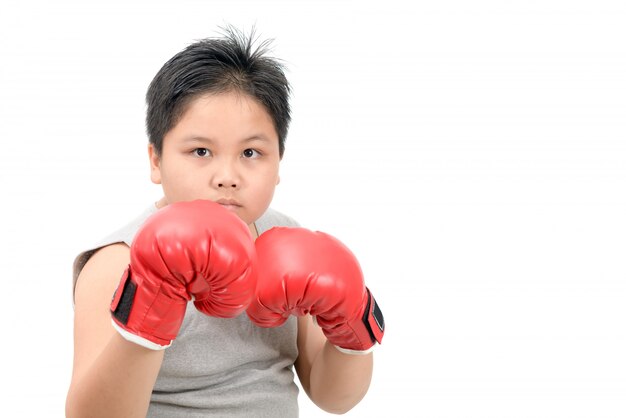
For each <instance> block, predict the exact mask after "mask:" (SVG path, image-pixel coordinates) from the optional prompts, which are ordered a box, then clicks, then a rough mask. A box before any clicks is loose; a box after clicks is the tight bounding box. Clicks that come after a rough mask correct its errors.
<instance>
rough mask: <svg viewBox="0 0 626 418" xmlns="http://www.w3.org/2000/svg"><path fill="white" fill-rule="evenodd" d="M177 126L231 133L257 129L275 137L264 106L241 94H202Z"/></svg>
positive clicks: (192, 101)
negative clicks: (270, 133)
mask: <svg viewBox="0 0 626 418" xmlns="http://www.w3.org/2000/svg"><path fill="white" fill-rule="evenodd" d="M180 125H183V126H182V127H187V128H194V129H197V128H201V129H214V130H218V131H219V130H228V131H231V132H237V131H239V130H250V129H256V130H262V131H272V132H273V133H274V134H275V135H276V128H275V126H274V122H273V120H272V117H271V116H270V114H269V112H268V111H267V110H266V108H265V106H263V105H262V104H261V103H259V102H258V101H257V100H255V99H254V98H252V97H251V96H249V95H247V94H245V93H241V92H226V93H219V94H204V95H201V96H198V97H196V98H193V99H192V100H191V101H190V102H189V103H188V104H187V106H186V107H185V110H184V112H183V113H182V115H181V117H180V119H179V120H178V123H177V124H176V126H175V127H174V129H176V128H177V127H179V126H180ZM265 133H267V132H265ZM276 136H277V135H276Z"/></svg>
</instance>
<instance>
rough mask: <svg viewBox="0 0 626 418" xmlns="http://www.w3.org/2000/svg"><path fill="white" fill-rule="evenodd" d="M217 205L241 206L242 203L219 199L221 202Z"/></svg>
mask: <svg viewBox="0 0 626 418" xmlns="http://www.w3.org/2000/svg"><path fill="white" fill-rule="evenodd" d="M215 203H219V204H220V205H227V206H241V203H239V202H238V201H236V200H235V199H219V200H216V201H215Z"/></svg>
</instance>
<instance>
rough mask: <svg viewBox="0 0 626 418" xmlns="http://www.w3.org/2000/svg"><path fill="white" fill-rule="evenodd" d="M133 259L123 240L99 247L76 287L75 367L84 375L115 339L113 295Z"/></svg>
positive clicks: (74, 373) (79, 277) (75, 373)
mask: <svg viewBox="0 0 626 418" xmlns="http://www.w3.org/2000/svg"><path fill="white" fill-rule="evenodd" d="M129 262H130V250H129V248H128V246H127V245H126V244H123V243H119V244H113V245H109V246H106V247H104V248H102V249H100V250H98V251H97V252H96V253H95V254H94V255H93V256H92V257H91V258H90V259H89V261H87V263H86V264H85V266H84V267H83V269H82V271H81V272H80V275H79V276H78V280H77V282H76V288H75V305H74V369H73V378H74V377H76V376H80V374H81V372H82V371H83V370H85V368H86V367H88V366H89V365H90V364H91V363H92V362H93V361H94V360H95V359H96V357H97V356H98V354H100V352H101V351H102V349H103V348H104V347H105V345H106V344H107V343H108V342H109V341H110V340H111V337H112V336H113V335H114V333H115V330H114V328H113V327H112V326H111V314H110V312H109V306H110V304H111V298H112V296H113V293H114V292H115V289H116V288H117V285H118V283H119V281H120V278H121V277H122V273H123V272H124V269H125V268H126V267H127V266H128V263H129Z"/></svg>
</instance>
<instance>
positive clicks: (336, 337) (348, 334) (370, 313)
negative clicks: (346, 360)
mask: <svg viewBox="0 0 626 418" xmlns="http://www.w3.org/2000/svg"><path fill="white" fill-rule="evenodd" d="M365 290H366V295H365V298H364V302H365V306H364V308H363V311H362V313H361V314H360V315H358V316H357V317H356V318H354V319H352V320H350V321H348V322H345V323H343V324H340V325H333V324H331V323H324V322H323V321H322V318H320V319H319V321H318V324H319V325H321V326H322V330H323V331H324V335H326V338H327V339H328V341H330V342H331V343H332V344H333V345H335V346H336V347H337V348H339V349H340V351H343V350H346V351H343V352H346V353H348V354H356V352H361V354H367V353H368V352H370V351H371V350H372V349H373V347H374V345H376V344H377V343H378V344H380V343H381V342H382V340H383V335H384V333H385V319H384V317H383V313H382V311H381V310H380V308H379V307H378V304H377V303H376V300H375V299H374V296H373V295H372V293H371V292H370V290H369V289H367V288H365Z"/></svg>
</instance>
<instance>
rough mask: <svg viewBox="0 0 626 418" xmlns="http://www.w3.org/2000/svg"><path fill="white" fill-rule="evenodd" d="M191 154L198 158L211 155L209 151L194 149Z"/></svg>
mask: <svg viewBox="0 0 626 418" xmlns="http://www.w3.org/2000/svg"><path fill="white" fill-rule="evenodd" d="M192 153H193V154H194V155H196V156H198V157H206V156H209V155H211V151H209V150H208V149H206V148H196V149H194V150H193V151H192Z"/></svg>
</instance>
